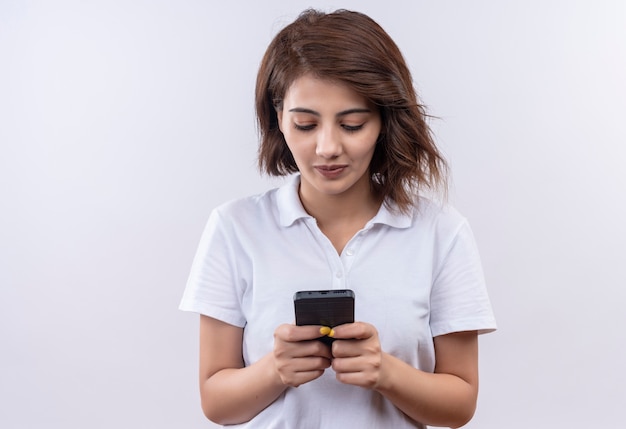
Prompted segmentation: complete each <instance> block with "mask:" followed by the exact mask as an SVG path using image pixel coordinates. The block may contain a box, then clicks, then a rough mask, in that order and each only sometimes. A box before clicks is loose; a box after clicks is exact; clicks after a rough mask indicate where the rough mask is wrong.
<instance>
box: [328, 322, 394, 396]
mask: <svg viewBox="0 0 626 429" xmlns="http://www.w3.org/2000/svg"><path fill="white" fill-rule="evenodd" d="M331 335H332V337H333V338H335V339H336V340H337V341H334V342H333V344H332V354H333V361H332V368H333V370H334V371H335V373H336V376H337V380H339V381H340V382H342V383H345V384H352V385H355V386H360V387H364V388H366V389H375V388H376V387H377V386H378V384H379V382H380V380H381V377H382V370H383V351H382V349H381V346H380V341H379V339H378V331H377V330H376V328H375V327H374V326H373V325H370V324H369V323H364V322H355V323H347V324H345V325H340V326H336V327H335V328H334V329H333V333H332V334H331Z"/></svg>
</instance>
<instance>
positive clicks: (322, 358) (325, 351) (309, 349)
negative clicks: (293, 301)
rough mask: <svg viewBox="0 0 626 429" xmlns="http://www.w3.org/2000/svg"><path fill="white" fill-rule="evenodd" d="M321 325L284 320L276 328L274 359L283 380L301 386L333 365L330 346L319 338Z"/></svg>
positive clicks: (286, 383) (289, 384)
mask: <svg viewBox="0 0 626 429" xmlns="http://www.w3.org/2000/svg"><path fill="white" fill-rule="evenodd" d="M320 328H321V326H295V325H288V324H284V325H280V326H279V327H278V328H276V331H274V363H275V366H276V371H277V373H278V375H279V377H280V379H281V381H282V382H283V384H285V385H287V386H292V387H298V386H300V385H301V384H304V383H308V382H309V381H312V380H315V379H316V378H318V377H320V376H321V375H322V374H323V373H324V370H325V369H326V368H328V367H329V366H330V364H331V360H332V354H331V350H330V347H328V346H327V345H325V344H324V343H322V342H321V341H318V340H317V338H319V337H320V336H321V334H320Z"/></svg>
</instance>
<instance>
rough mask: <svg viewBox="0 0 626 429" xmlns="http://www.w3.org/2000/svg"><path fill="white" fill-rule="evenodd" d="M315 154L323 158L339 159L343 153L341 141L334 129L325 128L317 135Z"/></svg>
mask: <svg viewBox="0 0 626 429" xmlns="http://www.w3.org/2000/svg"><path fill="white" fill-rule="evenodd" d="M316 143H317V144H316V147H315V154H316V155H317V156H320V157H322V158H337V157H338V156H339V155H341V154H342V153H343V146H342V145H341V139H340V137H339V136H338V135H337V133H336V131H335V130H334V129H333V128H332V127H325V128H323V129H321V130H320V132H319V133H318V135H317V142H316Z"/></svg>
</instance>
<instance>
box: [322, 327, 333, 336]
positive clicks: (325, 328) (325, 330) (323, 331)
mask: <svg viewBox="0 0 626 429" xmlns="http://www.w3.org/2000/svg"><path fill="white" fill-rule="evenodd" d="M331 332H332V333H333V334H334V332H333V330H332V329H330V328H329V327H328V326H322V327H321V328H320V334H322V335H329V334H330V333H331Z"/></svg>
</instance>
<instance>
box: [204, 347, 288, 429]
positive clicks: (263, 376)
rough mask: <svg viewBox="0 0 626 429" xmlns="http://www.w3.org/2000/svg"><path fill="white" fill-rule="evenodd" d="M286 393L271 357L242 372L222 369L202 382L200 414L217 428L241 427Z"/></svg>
mask: <svg viewBox="0 0 626 429" xmlns="http://www.w3.org/2000/svg"><path fill="white" fill-rule="evenodd" d="M285 389H286V386H285V385H284V384H283V383H282V382H281V380H280V378H279V377H278V376H277V374H276V371H275V369H274V363H273V361H272V359H271V356H270V355H267V356H265V357H264V358H262V359H261V360H259V361H258V362H256V363H254V364H252V365H250V366H248V367H245V368H226V369H222V370H220V371H218V372H216V373H215V374H213V375H212V376H211V377H209V378H208V379H205V380H201V384H200V391H201V397H202V410H203V411H204V414H205V415H206V416H207V418H209V419H210V420H211V421H213V422H215V423H219V424H236V423H243V422H246V421H248V420H250V419H252V418H253V417H254V416H256V415H257V414H258V413H260V412H261V411H262V410H263V409H265V408H266V407H267V406H268V405H270V404H271V403H272V402H274V401H275V400H276V398H278V397H279V396H280V395H281V393H282V392H283V391H284V390H285Z"/></svg>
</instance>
